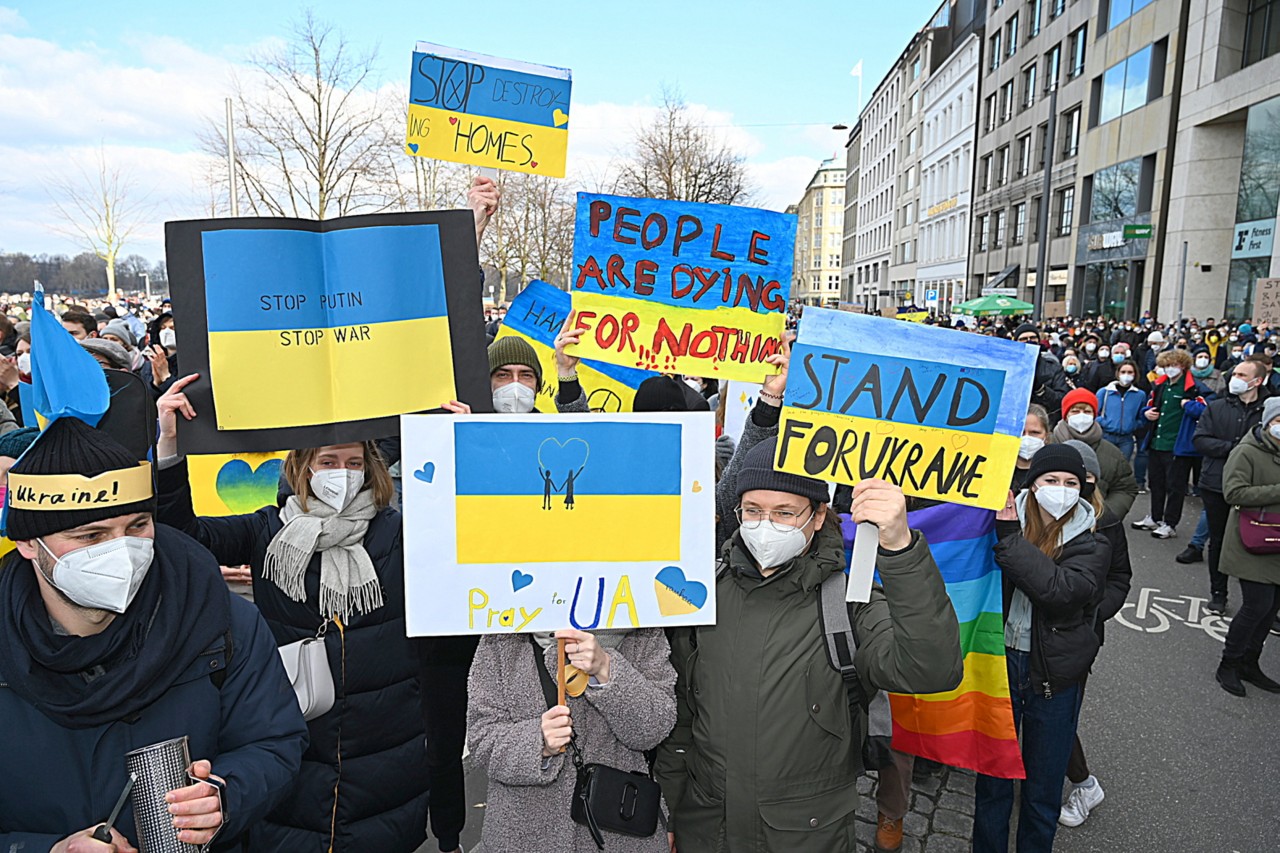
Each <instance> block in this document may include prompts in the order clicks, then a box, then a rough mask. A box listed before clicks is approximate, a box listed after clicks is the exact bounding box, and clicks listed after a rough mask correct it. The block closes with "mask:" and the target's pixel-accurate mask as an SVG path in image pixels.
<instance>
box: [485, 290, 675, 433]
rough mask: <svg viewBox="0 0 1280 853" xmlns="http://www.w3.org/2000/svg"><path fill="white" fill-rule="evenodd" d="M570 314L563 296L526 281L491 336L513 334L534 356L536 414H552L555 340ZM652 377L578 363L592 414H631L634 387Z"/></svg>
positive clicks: (613, 366) (645, 372)
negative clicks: (538, 382)
mask: <svg viewBox="0 0 1280 853" xmlns="http://www.w3.org/2000/svg"><path fill="white" fill-rule="evenodd" d="M571 311H572V308H571V307H570V305H569V294H568V293H566V292H564V291H563V290H560V289H559V288H558V287H553V286H552V285H550V284H547V283H546V282H545V281H531V282H529V285H528V287H526V288H525V289H524V290H522V291H520V294H519V295H518V296H516V298H515V299H513V300H511V305H510V307H509V308H508V309H507V318H506V319H505V320H503V321H502V326H501V327H499V329H498V334H497V337H499V338H506V337H510V336H512V335H515V336H517V337H521V338H524V339H525V340H526V341H528V342H529V344H530V345H531V346H532V347H533V351H534V352H536V353H537V354H538V361H539V362H541V364H542V377H543V380H544V381H543V383H542V390H541V391H539V392H538V399H537V402H536V404H535V405H536V406H537V409H538V411H540V412H546V413H547V414H552V415H553V414H555V413H556V394H557V393H558V391H559V386H558V384H557V383H556V381H555V378H556V372H557V368H556V336H557V335H559V334H560V328H561V326H563V325H564V321H565V318H566V317H568V316H569V314H570V313H571ZM658 375H659V374H657V373H653V372H652V371H648V370H637V369H636V368H634V367H622V366H620V365H617V364H606V363H605V362H603V361H594V360H591V359H584V360H583V361H581V362H579V363H578V381H579V382H580V383H581V384H582V391H583V393H584V394H586V396H587V405H588V406H589V407H590V408H591V411H593V412H629V411H631V404H632V402H634V400H635V396H636V389H637V388H639V387H640V383H641V382H643V381H645V380H646V379H648V378H649V377H651V376H658Z"/></svg>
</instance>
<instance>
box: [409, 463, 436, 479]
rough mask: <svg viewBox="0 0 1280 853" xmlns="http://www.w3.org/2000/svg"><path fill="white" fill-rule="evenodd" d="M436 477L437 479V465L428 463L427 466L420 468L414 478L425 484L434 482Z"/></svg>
mask: <svg viewBox="0 0 1280 853" xmlns="http://www.w3.org/2000/svg"><path fill="white" fill-rule="evenodd" d="M435 477H436V463H434V462H428V463H426V464H425V465H423V466H422V467H421V468H419V469H418V470H417V471H414V472H413V478H414V479H415V480H421V481H422V482H424V483H430V482H431V481H432V480H434V479H435Z"/></svg>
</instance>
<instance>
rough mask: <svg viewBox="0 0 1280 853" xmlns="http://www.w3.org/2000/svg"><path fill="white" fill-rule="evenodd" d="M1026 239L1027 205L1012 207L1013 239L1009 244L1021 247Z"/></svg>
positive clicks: (1024, 203)
mask: <svg viewBox="0 0 1280 853" xmlns="http://www.w3.org/2000/svg"><path fill="white" fill-rule="evenodd" d="M1026 239H1027V203H1026V202H1025V201H1024V202H1023V203H1022V204H1015V205H1014V206H1013V239H1012V240H1010V241H1009V242H1010V243H1012V244H1013V245H1015V246H1021V245H1022V244H1023V243H1024V242H1025V241H1026Z"/></svg>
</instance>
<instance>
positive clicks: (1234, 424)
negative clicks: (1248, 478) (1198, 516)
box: [1188, 358, 1271, 614]
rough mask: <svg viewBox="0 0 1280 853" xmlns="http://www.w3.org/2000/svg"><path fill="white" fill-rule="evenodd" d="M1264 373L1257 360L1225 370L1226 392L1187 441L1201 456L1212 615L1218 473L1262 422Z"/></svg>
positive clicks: (1216, 593)
mask: <svg viewBox="0 0 1280 853" xmlns="http://www.w3.org/2000/svg"><path fill="white" fill-rule="evenodd" d="M1268 373H1270V370H1269V368H1268V367H1267V365H1266V363H1265V362H1263V361H1261V360H1259V359H1252V358H1250V359H1247V360H1245V361H1242V362H1240V363H1239V364H1237V365H1236V366H1235V368H1234V369H1233V370H1232V371H1231V379H1230V384H1229V385H1228V393H1226V394H1225V395H1223V396H1222V397H1220V398H1218V399H1216V400H1213V401H1212V402H1210V403H1209V405H1208V407H1207V408H1206V409H1205V410H1204V414H1202V415H1201V416H1200V421H1199V423H1198V424H1197V425H1196V432H1195V436H1194V437H1193V438H1192V442H1193V443H1194V444H1195V447H1196V450H1197V451H1198V452H1199V453H1200V454H1201V455H1202V456H1203V457H1204V461H1203V462H1202V463H1201V467H1200V497H1201V499H1202V500H1203V501H1204V510H1205V513H1206V514H1207V515H1208V517H1209V591H1210V601H1209V606H1208V609H1209V610H1211V611H1212V612H1214V613H1219V614H1222V613H1226V612H1227V576H1226V575H1224V574H1223V573H1222V572H1220V571H1218V557H1219V555H1220V554H1221V553H1222V537H1223V535H1224V534H1225V533H1226V530H1227V516H1228V514H1229V513H1230V511H1231V507H1230V506H1228V505H1227V500H1226V498H1225V497H1223V495H1222V470H1223V468H1224V467H1225V466H1226V463H1227V457H1228V456H1230V455H1231V451H1232V450H1233V449H1235V446H1236V445H1237V444H1238V443H1239V442H1240V439H1242V438H1244V436H1245V434H1246V433H1248V432H1249V431H1250V430H1251V429H1253V428H1254V427H1255V426H1257V425H1258V422H1259V421H1260V420H1261V418H1262V404H1263V403H1264V402H1265V401H1266V400H1267V398H1268V397H1270V396H1271V392H1270V391H1269V390H1268V389H1267V374H1268ZM1188 547H1190V546H1188Z"/></svg>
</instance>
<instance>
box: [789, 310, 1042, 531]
mask: <svg viewBox="0 0 1280 853" xmlns="http://www.w3.org/2000/svg"><path fill="white" fill-rule="evenodd" d="M1035 360H1036V350H1035V348H1033V347H1030V346H1028V345H1026V344H1019V343H1015V342H1013V341H1006V340H1001V339H1000V338H990V337H986V336H983V335H973V334H966V333H964V332H956V331H952V330H950V329H940V328H935V327H933V326H925V325H917V324H915V323H896V322H894V321H892V320H886V319H883V318H879V317H868V316H864V315H861V314H851V313H844V312H841V311H831V310H827V309H821V308H807V309H805V312H804V322H803V323H801V325H800V338H799V340H798V341H797V342H796V345H795V346H793V347H792V350H791V364H790V369H789V370H788V373H787V393H786V398H785V399H784V400H783V408H782V420H781V423H780V424H779V427H778V453H777V457H776V459H775V460H774V466H775V467H776V468H777V469H778V470H780V471H790V472H792V473H794V474H802V475H804V476H807V477H816V478H818V479H820V480H832V481H835V482H837V483H850V484H853V483H857V482H859V481H860V480H864V479H867V478H871V477H879V478H882V479H885V480H888V481H890V482H892V483H895V484H896V485H898V486H901V487H902V490H903V491H904V492H906V493H907V494H909V495H915V496H917V497H922V498H933V499H935V500H942V501H948V502H950V503H956V504H965V505H968V506H977V507H984V508H986V509H999V508H1001V507H1003V506H1004V503H1005V498H1006V497H1007V495H1008V493H1009V483H1010V481H1011V480H1012V478H1013V466H1014V464H1015V462H1016V461H1017V457H1018V443H1019V440H1020V437H1021V435H1022V427H1023V424H1024V422H1025V420H1026V415H1027V403H1028V402H1029V400H1030V397H1031V384H1032V379H1033V377H1034V376H1035V364H1036V362H1035Z"/></svg>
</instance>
